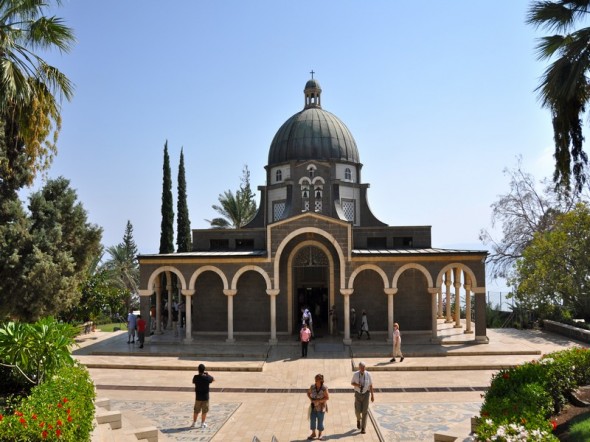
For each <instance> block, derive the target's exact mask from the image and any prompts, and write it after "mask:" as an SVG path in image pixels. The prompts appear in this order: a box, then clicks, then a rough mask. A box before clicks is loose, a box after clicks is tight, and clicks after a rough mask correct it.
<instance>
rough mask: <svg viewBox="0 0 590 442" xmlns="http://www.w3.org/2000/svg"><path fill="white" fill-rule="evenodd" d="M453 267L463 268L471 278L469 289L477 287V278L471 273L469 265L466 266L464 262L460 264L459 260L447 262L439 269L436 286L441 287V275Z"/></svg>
mask: <svg viewBox="0 0 590 442" xmlns="http://www.w3.org/2000/svg"><path fill="white" fill-rule="evenodd" d="M455 268H460V269H461V270H463V271H464V272H465V273H467V274H468V275H469V277H470V278H471V290H472V291H475V290H473V289H475V288H476V287H477V279H476V278H475V274H474V273H473V271H472V270H471V269H470V268H469V267H467V266H466V265H465V264H462V263H460V262H454V263H451V264H447V265H446V266H444V267H443V268H442V269H440V272H438V276H437V277H436V286H437V287H442V278H443V275H444V274H445V273H447V271H448V270H451V269H455Z"/></svg>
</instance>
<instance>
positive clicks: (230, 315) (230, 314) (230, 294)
mask: <svg viewBox="0 0 590 442" xmlns="http://www.w3.org/2000/svg"><path fill="white" fill-rule="evenodd" d="M236 293H238V291H237V290H224V291H223V294H224V295H225V296H227V339H226V340H225V342H230V343H231V342H236V340H235V339H234V296H235V295H236Z"/></svg>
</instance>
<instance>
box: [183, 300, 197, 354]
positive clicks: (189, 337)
mask: <svg viewBox="0 0 590 442" xmlns="http://www.w3.org/2000/svg"><path fill="white" fill-rule="evenodd" d="M181 293H182V294H183V295H184V296H186V300H185V303H186V306H185V307H186V325H185V327H186V328H185V336H184V343H185V344H190V343H191V342H192V341H193V295H194V294H195V291H194V290H190V289H182V290H181Z"/></svg>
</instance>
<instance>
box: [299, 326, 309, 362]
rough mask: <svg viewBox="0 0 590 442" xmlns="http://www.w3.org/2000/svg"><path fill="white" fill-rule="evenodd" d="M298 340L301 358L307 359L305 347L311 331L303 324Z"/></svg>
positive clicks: (307, 344)
mask: <svg viewBox="0 0 590 442" xmlns="http://www.w3.org/2000/svg"><path fill="white" fill-rule="evenodd" d="M299 339H300V341H301V357H302V358H306V357H307V347H308V346H309V341H310V340H311V330H310V329H309V327H308V326H307V324H306V323H305V322H304V323H303V327H301V330H300V331H299Z"/></svg>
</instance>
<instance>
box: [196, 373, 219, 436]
mask: <svg viewBox="0 0 590 442" xmlns="http://www.w3.org/2000/svg"><path fill="white" fill-rule="evenodd" d="M198 371H199V373H198V374H196V375H194V376H193V384H195V396H196V397H195V406H194V410H193V422H192V424H191V425H190V427H191V428H193V427H194V426H195V424H196V422H197V417H199V413H201V428H203V429H205V428H207V424H206V423H205V419H207V413H208V412H209V385H210V384H211V382H213V381H214V380H215V378H213V376H210V375H209V373H207V372H206V371H205V365H204V364H199V367H198Z"/></svg>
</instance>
